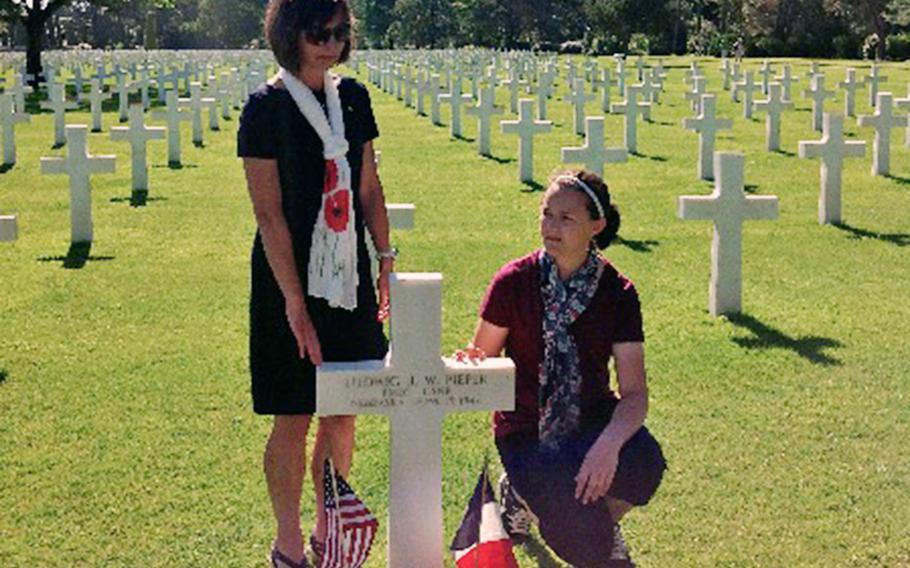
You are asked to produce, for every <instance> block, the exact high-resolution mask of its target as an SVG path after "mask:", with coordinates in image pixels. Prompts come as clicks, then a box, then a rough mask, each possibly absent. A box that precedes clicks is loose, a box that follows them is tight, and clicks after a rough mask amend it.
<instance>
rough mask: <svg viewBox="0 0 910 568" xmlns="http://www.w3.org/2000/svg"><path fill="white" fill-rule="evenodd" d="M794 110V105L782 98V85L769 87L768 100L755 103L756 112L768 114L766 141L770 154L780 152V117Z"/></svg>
mask: <svg viewBox="0 0 910 568" xmlns="http://www.w3.org/2000/svg"><path fill="white" fill-rule="evenodd" d="M792 108H793V103H792V102H790V101H788V100H785V99H784V98H783V96H782V93H781V86H780V83H771V84H770V85H768V98H767V99H766V100H763V101H755V110H757V111H764V112H767V113H768V116H767V118H766V119H765V141H766V147H767V148H768V151H769V152H775V151H777V150H780V115H781V114H782V113H783V112H784V111H785V110H790V109H792Z"/></svg>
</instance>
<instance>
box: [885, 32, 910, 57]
mask: <svg viewBox="0 0 910 568" xmlns="http://www.w3.org/2000/svg"><path fill="white" fill-rule="evenodd" d="M887 44H888V45H887V47H886V50H887V53H888V59H893V60H897V61H904V60H906V59H910V33H907V32H904V33H901V34H897V35H890V36H888V41H887Z"/></svg>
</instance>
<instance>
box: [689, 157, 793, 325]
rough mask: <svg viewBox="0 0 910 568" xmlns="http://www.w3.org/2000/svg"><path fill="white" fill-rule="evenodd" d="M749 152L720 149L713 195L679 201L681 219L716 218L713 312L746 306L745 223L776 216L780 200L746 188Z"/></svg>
mask: <svg viewBox="0 0 910 568" xmlns="http://www.w3.org/2000/svg"><path fill="white" fill-rule="evenodd" d="M744 164H745V156H744V155H743V154H737V153H732V152H731V153H726V152H717V153H716V154H715V155H714V168H715V170H717V179H716V180H715V181H714V192H713V193H712V194H711V195H709V196H703V195H686V196H681V197H680V198H679V202H678V210H677V215H678V216H679V218H680V219H685V220H693V221H713V222H714V239H713V241H712V245H711V283H710V286H709V289H708V311H710V312H711V315H713V316H719V315H723V314H731V313H739V312H740V311H741V310H742V227H743V221H745V220H747V219H776V218H777V215H778V200H777V197H774V196H753V197H747V196H746V194H745V192H744V191H743V188H744V185H743V168H744Z"/></svg>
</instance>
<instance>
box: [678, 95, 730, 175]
mask: <svg viewBox="0 0 910 568" xmlns="http://www.w3.org/2000/svg"><path fill="white" fill-rule="evenodd" d="M700 106H701V114H699V115H698V116H697V117H695V118H684V119H683V128H685V129H686V130H694V131H695V132H698V177H699V179H706V180H713V179H714V141H715V139H716V137H717V131H718V130H730V129H731V128H733V121H732V120H730V119H728V118H726V119H719V118H717V96H716V95H702V101H701V105H700Z"/></svg>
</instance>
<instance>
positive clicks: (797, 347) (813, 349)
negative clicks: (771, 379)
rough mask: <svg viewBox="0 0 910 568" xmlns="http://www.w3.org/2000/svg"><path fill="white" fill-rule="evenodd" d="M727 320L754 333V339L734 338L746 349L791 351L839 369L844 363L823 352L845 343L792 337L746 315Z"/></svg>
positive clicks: (731, 317)
mask: <svg viewBox="0 0 910 568" xmlns="http://www.w3.org/2000/svg"><path fill="white" fill-rule="evenodd" d="M727 319H728V320H729V321H730V322H731V323H732V324H733V325H735V326H737V327H742V328H745V329H747V330H749V331H751V332H752V334H753V336H752V337H734V338H733V342H734V343H736V344H737V345H739V346H740V347H745V348H746V349H789V350H790V351H793V352H795V353H797V354H798V355H799V356H800V357H803V358H805V359H808V360H809V361H811V362H812V363H815V364H816V365H824V366H826V367H839V366H841V365H843V363H842V362H841V361H840V360H839V359H836V358H834V357H831V356H830V355H827V354H826V353H823V352H822V351H823V350H824V349H836V348H838V347H843V343H841V342H840V341H838V340H836V339H831V338H828V337H819V336H816V335H810V336H806V337H798V338H794V337H790V336H789V335H787V334H785V333H784V332H782V331H780V330H778V329H774V328H773V327H771V326H769V325H767V324H764V323H762V322H760V321H758V320H757V319H755V318H754V317H752V316H750V315H746V314H731V315H729V316H727Z"/></svg>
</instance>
